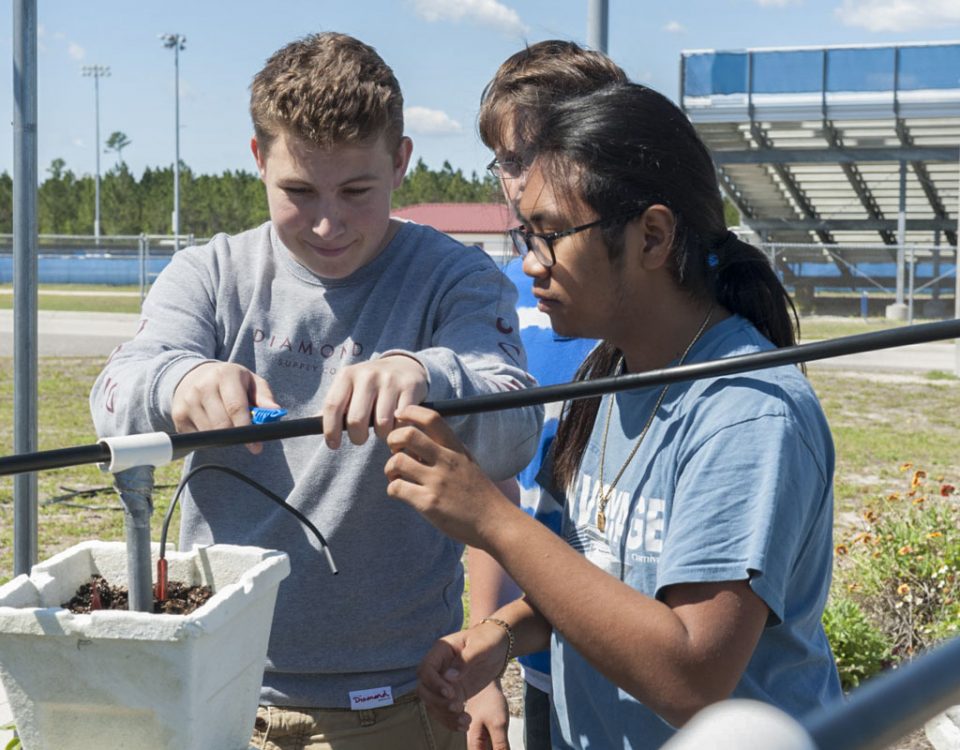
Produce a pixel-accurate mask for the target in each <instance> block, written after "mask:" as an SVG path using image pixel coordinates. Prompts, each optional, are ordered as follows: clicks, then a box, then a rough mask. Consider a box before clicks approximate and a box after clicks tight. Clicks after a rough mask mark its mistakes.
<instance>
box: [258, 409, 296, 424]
mask: <svg viewBox="0 0 960 750" xmlns="http://www.w3.org/2000/svg"><path fill="white" fill-rule="evenodd" d="M285 416H287V410H286V409H267V408H265V407H263V406H254V407H253V408H251V409H250V421H251V422H253V423H254V424H266V423H267V422H276V421H278V420H280V419H283V418H284V417H285Z"/></svg>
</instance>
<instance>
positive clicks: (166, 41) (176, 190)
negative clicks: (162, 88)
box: [160, 34, 187, 251]
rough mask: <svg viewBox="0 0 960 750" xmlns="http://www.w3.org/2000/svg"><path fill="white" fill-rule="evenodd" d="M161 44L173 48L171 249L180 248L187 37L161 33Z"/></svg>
mask: <svg viewBox="0 0 960 750" xmlns="http://www.w3.org/2000/svg"><path fill="white" fill-rule="evenodd" d="M160 40H161V41H162V42H163V46H164V47H166V48H167V49H172V50H173V71H174V76H173V109H174V142H175V156H174V160H173V249H174V251H177V250H179V249H180V50H182V49H186V46H187V38H186V37H185V36H183V34H161V35H160Z"/></svg>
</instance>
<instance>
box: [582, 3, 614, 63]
mask: <svg viewBox="0 0 960 750" xmlns="http://www.w3.org/2000/svg"><path fill="white" fill-rule="evenodd" d="M608 18H609V7H608V4H607V0H588V2H587V46H588V47H590V48H592V49H595V50H597V51H598V52H603V53H604V54H606V52H607V27H608V26H609V23H608Z"/></svg>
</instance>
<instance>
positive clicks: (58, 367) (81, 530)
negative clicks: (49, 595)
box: [0, 358, 180, 581]
mask: <svg viewBox="0 0 960 750" xmlns="http://www.w3.org/2000/svg"><path fill="white" fill-rule="evenodd" d="M102 366H103V359H102V358H89V359H88V358H78V359H57V358H43V359H41V360H40V367H39V377H38V392H39V399H38V417H37V422H38V427H39V429H38V443H39V449H40V450H49V449H52V448H68V447H74V446H78V445H89V444H91V443H94V442H96V433H95V431H94V429H93V423H92V422H91V420H90V413H89V409H88V406H87V397H88V394H89V392H90V386H91V385H92V384H93V381H94V379H95V378H96V375H97V373H98V372H99V371H100V368H101V367H102ZM11 454H13V365H12V361H11V360H10V359H9V358H0V455H4V456H8V455H11ZM179 472H180V465H179V464H171V465H169V466H165V467H161V468H160V469H158V470H157V473H156V483H157V485H158V486H160V485H172V484H176V482H177V479H178V478H179ZM110 485H111V476H110V475H109V474H104V473H102V472H101V471H100V470H99V469H98V468H97V467H96V466H95V465H92V464H91V465H87V466H78V467H73V468H67V469H56V470H52V471H44V472H40V473H38V474H37V488H38V489H37V494H38V497H39V506H40V507H39V508H38V542H37V544H38V551H39V558H40V559H41V560H42V559H45V558H47V557H49V556H50V555H51V554H53V553H55V552H59V551H60V550H63V549H66V548H67V547H69V546H71V545H73V544H76V543H77V542H80V541H83V540H85V539H103V540H121V539H123V512H122V508H121V506H120V503H119V499H118V497H117V495H116V493H115V492H113V491H112V490H111V489H110ZM95 488H103V490H102V491H101V492H98V493H97V494H95V495H93V496H91V497H79V498H72V499H71V498H68V497H66V496H68V495H69V494H70V492H71V491H83V490H90V489H95ZM172 491H173V490H172V488H169V489H158V490H157V492H156V493H155V495H154V504H155V510H154V530H155V538H159V532H160V522H161V521H162V519H163V513H164V512H166V507H167V505H168V504H169V501H170V496H171V495H172ZM75 505H79V506H81V507H73V506H75ZM173 538H174V539H176V536H174V537H173ZM12 574H13V478H12V477H0V581H6V580H8V579H9V578H10V576H11V575H12Z"/></svg>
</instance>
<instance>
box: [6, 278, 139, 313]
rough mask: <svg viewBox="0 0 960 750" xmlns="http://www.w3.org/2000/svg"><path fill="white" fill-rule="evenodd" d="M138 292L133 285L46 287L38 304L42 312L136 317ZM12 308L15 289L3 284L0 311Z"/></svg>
mask: <svg viewBox="0 0 960 750" xmlns="http://www.w3.org/2000/svg"><path fill="white" fill-rule="evenodd" d="M78 292H79V294H78ZM139 292H140V289H139V287H131V286H107V285H105V284H57V285H47V284H44V285H43V286H41V287H40V288H39V289H38V292H37V304H38V307H39V309H40V310H58V311H71V312H105V313H134V314H136V313H139V312H140V293H139ZM91 293H94V294H91ZM96 293H99V294H96ZM12 308H13V290H12V288H11V286H10V284H0V310H10V309H12Z"/></svg>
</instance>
